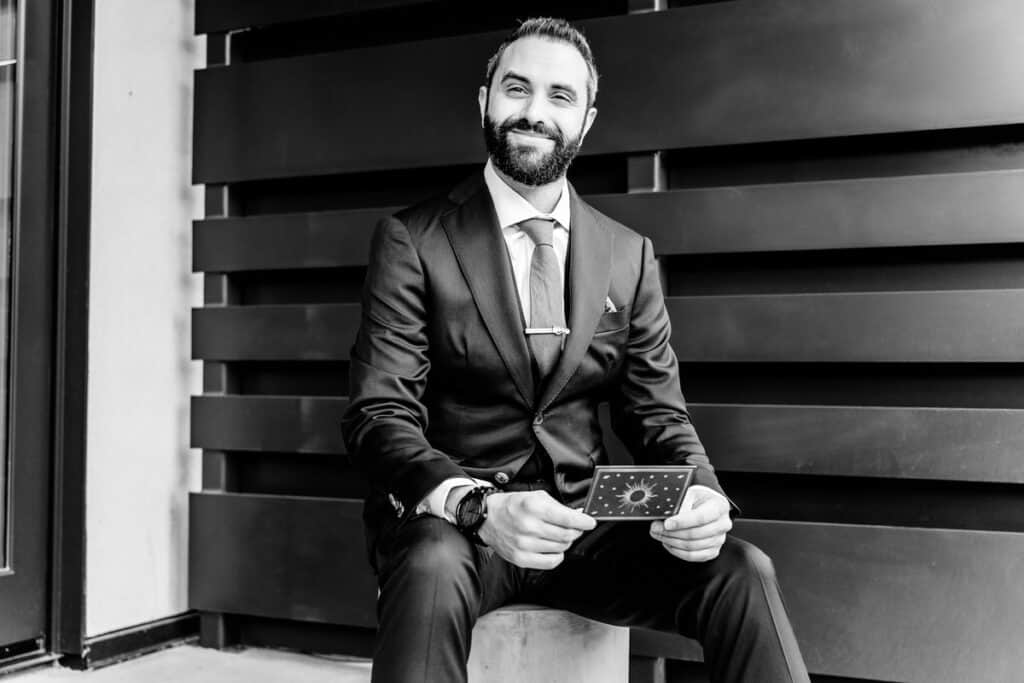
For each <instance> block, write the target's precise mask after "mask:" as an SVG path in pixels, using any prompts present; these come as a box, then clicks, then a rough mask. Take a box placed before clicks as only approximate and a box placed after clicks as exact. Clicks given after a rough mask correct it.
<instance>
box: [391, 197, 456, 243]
mask: <svg viewBox="0 0 1024 683" xmlns="http://www.w3.org/2000/svg"><path fill="white" fill-rule="evenodd" d="M452 207H453V203H452V201H451V199H449V198H448V196H447V195H443V194H439V195H437V196H434V197H431V198H429V199H425V200H423V201H421V202H418V203H416V204H413V205H411V206H407V207H405V208H404V209H401V210H399V211H396V212H395V213H393V214H392V215H391V216H390V218H391V219H394V220H397V221H399V222H400V223H401V224H402V225H404V226H405V228H406V230H408V231H409V235H410V236H411V237H413V239H415V238H416V237H417V236H422V235H423V233H424V232H426V231H428V230H430V229H431V228H433V227H434V226H436V225H438V224H439V222H440V220H441V216H443V215H444V214H446V213H448V212H449V211H450V210H451V209H452Z"/></svg>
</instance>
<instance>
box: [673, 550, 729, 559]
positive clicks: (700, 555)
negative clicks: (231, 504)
mask: <svg viewBox="0 0 1024 683" xmlns="http://www.w3.org/2000/svg"><path fill="white" fill-rule="evenodd" d="M666 550H667V551H668V552H669V553H670V554H671V555H673V556H675V557H678V558H679V559H680V560H685V561H687V562H710V561H711V560H713V559H715V558H716V557H718V553H719V550H720V548H714V549H712V550H697V551H693V552H690V551H688V550H675V549H674V548H666Z"/></svg>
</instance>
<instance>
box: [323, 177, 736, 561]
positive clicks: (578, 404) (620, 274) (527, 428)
mask: <svg viewBox="0 0 1024 683" xmlns="http://www.w3.org/2000/svg"><path fill="white" fill-rule="evenodd" d="M570 193H571V219H570V220H571V224H570V229H569V251H568V257H567V270H568V274H567V277H566V286H567V309H566V317H567V323H568V327H569V329H570V330H571V332H570V334H569V336H568V337H567V339H566V343H565V347H564V350H563V352H562V354H561V356H560V358H559V361H558V363H557V365H556V366H555V368H554V370H552V372H551V373H550V374H549V375H548V377H547V378H546V379H545V380H544V381H543V383H540V384H539V385H538V383H537V382H536V381H535V378H534V373H533V371H532V365H531V363H532V359H531V356H530V352H529V349H528V347H527V344H526V337H525V335H524V333H523V328H524V325H523V318H522V312H521V308H520V305H519V302H518V295H517V293H516V290H515V285H514V282H513V276H512V266H511V262H510V260H509V257H508V251H507V248H506V246H505V243H504V238H503V237H502V234H501V230H500V228H499V226H498V220H497V217H496V215H495V212H494V206H493V204H492V202H491V198H490V194H489V193H488V191H487V188H486V185H485V184H484V181H483V175H482V173H477V174H475V175H474V176H473V177H472V178H470V179H469V180H467V181H466V182H464V183H462V184H461V185H460V186H458V187H457V188H456V189H455V190H454V191H452V192H451V193H450V194H449V195H448V196H447V197H442V198H438V199H434V200H430V201H427V202H424V203H422V204H419V205H417V206H413V207H411V208H408V209H405V210H403V211H401V212H399V213H398V214H396V215H395V216H393V217H391V218H387V219H384V220H383V221H382V222H381V223H380V224H379V225H378V227H377V229H376V232H375V233H374V236H373V240H372V243H371V247H370V262H369V268H368V271H367V274H366V281H365V285H364V290H363V302H362V303H363V309H362V323H361V326H360V329H359V332H358V335H357V337H356V341H355V344H354V346H353V348H352V353H351V367H350V399H351V400H350V403H349V405H348V407H347V409H346V411H345V414H344V416H343V418H342V431H343V434H344V438H345V443H346V446H347V448H348V452H349V454H350V457H351V459H352V461H353V463H354V464H355V465H356V466H357V467H358V468H360V469H361V470H362V471H364V472H365V473H366V474H367V476H368V478H369V482H370V487H371V492H370V495H369V498H368V500H367V506H366V512H365V518H366V521H367V525H368V528H369V529H368V530H369V531H370V532H371V537H372V536H373V532H374V530H375V529H376V528H377V527H378V526H379V524H380V523H381V522H382V521H385V520H387V519H391V520H394V519H395V518H396V513H397V516H398V517H401V516H402V515H403V513H404V514H405V515H408V514H409V513H410V512H411V511H412V510H413V509H414V508H415V507H416V505H417V504H418V503H419V502H420V500H422V499H423V497H424V496H425V495H426V494H428V493H429V492H430V491H431V490H433V489H434V487H436V486H437V485H438V484H440V483H441V482H442V481H443V480H445V479H447V478H449V477H456V476H466V475H468V476H471V477H476V478H478V479H486V480H490V481H497V482H498V483H502V481H503V480H505V481H507V480H506V479H505V477H508V478H513V479H514V478H515V474H516V472H517V471H518V470H519V469H520V467H522V466H523V464H524V463H526V461H527V460H528V459H529V458H530V456H531V454H532V453H533V451H534V449H535V447H536V445H537V444H538V443H539V444H540V445H542V446H543V448H544V450H545V451H546V452H547V454H548V456H549V457H550V459H551V461H552V464H553V471H554V479H555V481H554V484H555V486H556V487H557V490H558V493H560V494H561V497H562V500H563V502H565V503H566V504H567V505H572V506H577V505H581V504H582V502H583V500H584V498H585V496H586V494H587V491H588V488H589V484H590V481H591V477H592V474H593V470H594V466H595V465H599V464H607V462H608V456H607V453H606V451H605V446H604V443H603V440H602V430H601V426H600V424H599V422H598V404H599V403H601V402H603V401H608V403H609V405H610V408H611V415H612V426H613V429H614V430H615V432H616V434H617V435H618V436H619V438H620V439H622V441H623V442H624V443H625V445H626V446H627V448H628V449H629V451H630V453H631V454H632V456H633V458H634V460H635V461H636V462H638V463H645V464H689V465H696V466H697V472H696V476H695V478H694V483H695V484H702V485H704V486H708V487H710V488H713V489H715V490H717V491H721V487H720V486H719V484H718V481H717V479H716V477H715V474H714V470H713V469H712V467H711V465H710V463H709V462H708V458H707V456H706V455H705V453H704V449H703V447H702V446H701V443H700V441H699V439H698V438H697V434H696V432H695V431H694V429H693V427H692V425H691V424H690V419H689V415H688V413H687V411H686V405H685V402H684V400H683V396H682V394H681V392H680V387H679V369H678V363H677V360H676V356H675V353H674V352H673V351H672V347H671V346H670V345H669V337H670V326H669V318H668V313H667V311H666V310H665V305H664V299H663V295H662V291H661V283H660V278H659V274H658V267H657V262H656V261H655V258H654V250H653V247H652V244H651V241H650V240H649V239H647V238H646V237H643V236H641V235H639V234H637V233H636V232H634V231H632V230H630V229H629V228H626V227H625V226H623V225H621V224H619V223H617V222H615V221H613V220H612V219H610V218H608V217H607V216H604V215H603V214H601V213H600V212H598V211H597V210H595V209H594V208H593V207H591V206H589V205H588V204H587V203H586V202H584V201H583V200H581V199H580V198H579V196H577V194H576V192H575V190H573V189H572V188H571V186H570ZM606 299H610V300H611V301H612V303H613V304H614V306H615V307H616V308H617V311H615V312H606V310H605V301H606ZM499 473H504V475H501V474H499ZM371 542H372V541H371ZM371 555H372V551H371Z"/></svg>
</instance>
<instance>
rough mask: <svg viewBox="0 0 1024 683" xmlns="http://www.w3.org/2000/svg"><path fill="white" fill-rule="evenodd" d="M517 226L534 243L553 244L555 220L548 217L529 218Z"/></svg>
mask: <svg viewBox="0 0 1024 683" xmlns="http://www.w3.org/2000/svg"><path fill="white" fill-rule="evenodd" d="M519 227H520V228H521V229H522V231H523V232H525V233H526V234H527V235H529V236H530V239H531V240H533V243H534V244H536V245H538V246H539V245H541V244H546V245H548V246H554V241H553V240H554V232H555V222H554V221H553V220H551V219H550V218H531V219H529V220H525V221H523V222H522V223H520V224H519Z"/></svg>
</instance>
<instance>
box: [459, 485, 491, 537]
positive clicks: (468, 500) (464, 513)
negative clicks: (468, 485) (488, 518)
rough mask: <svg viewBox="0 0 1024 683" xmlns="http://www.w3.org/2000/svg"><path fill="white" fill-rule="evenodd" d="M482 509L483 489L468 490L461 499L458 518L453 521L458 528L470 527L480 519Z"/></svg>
mask: <svg viewBox="0 0 1024 683" xmlns="http://www.w3.org/2000/svg"><path fill="white" fill-rule="evenodd" d="M483 509H484V495H483V491H480V490H479V489H477V490H474V491H470V492H469V493H467V494H466V497H465V498H463V499H462V501H461V502H460V504H459V508H458V519H456V520H455V521H456V522H457V523H458V525H459V528H462V529H470V528H472V527H473V526H474V525H475V524H477V523H478V522H479V521H480V518H481V517H482V516H483Z"/></svg>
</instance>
